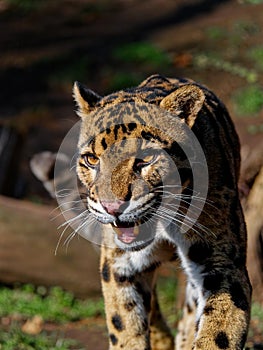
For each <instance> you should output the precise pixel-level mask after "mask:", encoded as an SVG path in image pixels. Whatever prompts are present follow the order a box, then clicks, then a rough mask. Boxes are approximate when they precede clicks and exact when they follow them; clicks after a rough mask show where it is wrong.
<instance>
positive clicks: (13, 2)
mask: <svg viewBox="0 0 263 350" xmlns="http://www.w3.org/2000/svg"><path fill="white" fill-rule="evenodd" d="M4 2H5V3H6V4H7V5H10V6H14V7H17V8H18V9H20V10H22V11H25V12H29V11H32V10H36V9H38V8H40V7H41V6H42V5H43V4H44V3H45V1H44V0H4Z"/></svg>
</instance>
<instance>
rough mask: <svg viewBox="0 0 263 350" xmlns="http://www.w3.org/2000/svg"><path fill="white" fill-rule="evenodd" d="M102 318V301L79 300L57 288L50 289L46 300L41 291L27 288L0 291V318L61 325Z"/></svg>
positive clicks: (27, 286) (2, 289)
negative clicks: (18, 317)
mask: <svg viewBox="0 0 263 350" xmlns="http://www.w3.org/2000/svg"><path fill="white" fill-rule="evenodd" d="M103 314H104V310H103V301H102V299H99V300H79V299H76V298H74V296H73V294H71V293H70V292H65V291H63V290H62V289H61V288H59V287H53V288H51V290H50V292H49V293H48V295H46V296H43V293H42V292H41V289H38V290H35V288H34V287H33V286H31V285H26V286H24V287H22V288H19V289H14V290H11V289H8V288H1V290H0V315H1V316H12V315H22V316H23V317H25V318H28V317H33V316H35V315H39V316H41V317H42V318H43V320H45V321H53V322H58V323H61V322H68V321H76V320H80V319H83V318H87V317H94V316H97V315H103Z"/></svg>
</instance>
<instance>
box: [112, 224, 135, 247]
mask: <svg viewBox="0 0 263 350" xmlns="http://www.w3.org/2000/svg"><path fill="white" fill-rule="evenodd" d="M114 230H115V232H116V233H117V235H118V239H119V240H120V241H122V242H123V243H126V244H129V243H132V242H133V241H134V240H135V239H136V237H137V235H138V233H139V229H138V227H137V226H132V227H120V226H119V227H114Z"/></svg>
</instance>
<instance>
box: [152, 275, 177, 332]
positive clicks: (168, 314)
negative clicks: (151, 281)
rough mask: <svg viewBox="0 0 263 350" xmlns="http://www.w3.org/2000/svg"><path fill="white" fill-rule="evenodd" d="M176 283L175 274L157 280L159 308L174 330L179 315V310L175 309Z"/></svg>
mask: <svg viewBox="0 0 263 350" xmlns="http://www.w3.org/2000/svg"><path fill="white" fill-rule="evenodd" d="M177 290H178V285H177V279H176V276H173V277H165V278H164V277H160V278H159V279H158V282H157V295H158V300H159V303H160V308H161V310H162V313H163V315H164V318H165V320H166V321H167V324H168V326H169V327H170V329H171V330H172V331H173V333H174V331H175V324H176V323H177V321H179V319H180V317H181V310H176V295H177Z"/></svg>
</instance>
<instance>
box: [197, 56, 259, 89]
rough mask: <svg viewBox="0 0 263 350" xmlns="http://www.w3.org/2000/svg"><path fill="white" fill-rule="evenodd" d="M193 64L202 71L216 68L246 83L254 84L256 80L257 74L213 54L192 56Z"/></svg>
mask: <svg viewBox="0 0 263 350" xmlns="http://www.w3.org/2000/svg"><path fill="white" fill-rule="evenodd" d="M193 62H194V64H195V65H196V66H197V67H199V68H202V69H206V68H217V69H220V70H223V71H225V72H228V73H230V74H234V75H237V76H239V77H241V78H244V79H246V81H247V82H248V83H254V82H256V81H257V80H258V74H257V72H256V71H254V70H252V69H248V68H246V67H245V66H241V65H240V64H237V63H232V62H229V61H226V60H224V59H223V58H221V57H219V56H217V55H215V54H211V53H207V54H205V53H202V54H197V55H195V56H194V60H193Z"/></svg>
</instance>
